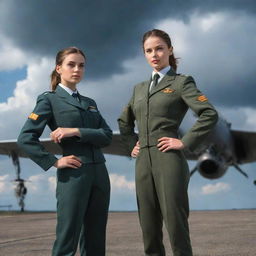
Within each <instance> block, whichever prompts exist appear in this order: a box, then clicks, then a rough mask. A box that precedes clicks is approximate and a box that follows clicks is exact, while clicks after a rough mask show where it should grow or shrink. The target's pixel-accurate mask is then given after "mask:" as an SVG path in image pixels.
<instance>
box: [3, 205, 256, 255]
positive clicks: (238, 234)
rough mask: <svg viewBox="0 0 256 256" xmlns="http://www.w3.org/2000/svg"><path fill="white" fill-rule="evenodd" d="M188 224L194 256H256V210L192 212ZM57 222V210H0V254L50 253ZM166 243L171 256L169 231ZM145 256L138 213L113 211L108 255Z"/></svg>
mask: <svg viewBox="0 0 256 256" xmlns="http://www.w3.org/2000/svg"><path fill="white" fill-rule="evenodd" d="M189 224H190V231H191V239H192V246H193V251H194V256H255V255H256V209H255V210H225V211H192V212H191V214H190V218H189ZM55 225H56V213H24V214H20V213H6V212H0V255H1V256H6V255H11V256H49V255H51V248H52V243H53V241H54V238H55ZM164 242H165V245H166V251H167V253H166V255H167V256H171V255H172V253H171V252H170V245H169V243H168V237H167V233H166V232H164ZM76 255H79V253H77V254H76ZM143 255H144V254H143V245H142V238H141V232H140V228H139V222H138V216H137V212H111V213H110V214H109V221H108V228H107V256H143ZM95 256H97V255H95Z"/></svg>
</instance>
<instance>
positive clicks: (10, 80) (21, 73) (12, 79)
mask: <svg viewBox="0 0 256 256" xmlns="http://www.w3.org/2000/svg"><path fill="white" fill-rule="evenodd" d="M26 76H27V67H23V68H19V69H15V70H10V71H1V72H0V92H1V93H0V102H5V101H6V99H7V98H8V97H11V96H12V95H13V90H14V89H15V87H16V83H17V81H19V80H23V79H25V78H26Z"/></svg>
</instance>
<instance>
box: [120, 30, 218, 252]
mask: <svg viewBox="0 0 256 256" xmlns="http://www.w3.org/2000/svg"><path fill="white" fill-rule="evenodd" d="M142 42H143V50H144V54H145V57H146V59H147V61H148V63H149V65H150V66H151V67H152V69H153V72H152V75H151V79H150V80H149V81H145V82H142V83H139V84H138V85H136V86H135V87H134V91H133V96H132V98H131V100H130V102H129V103H128V105H127V106H126V107H125V109H124V111H123V113H122V114H121V116H120V118H119V119H118V122H119V128H120V132H121V135H122V137H123V140H124V142H125V143H126V144H127V146H128V148H129V151H130V152H131V155H132V156H133V157H136V176H135V177H136V194H137V203H138V210H139V218H140V225H141V228H142V233H143V241H144V250H145V254H146V255H147V256H164V255H165V248H164V245H163V232H162V227H163V221H164V223H165V226H166V228H167V231H168V234H169V239H170V242H171V246H172V251H173V255H174V256H191V255H192V248H191V243H190V236H189V227H188V215H189V204H188V195H187V188H188V183H189V176H190V175H189V169H188V165H187V162H186V159H185V157H184V154H183V152H182V150H183V149H184V148H187V149H189V150H192V151H193V150H194V149H195V148H196V146H197V145H198V144H199V143H200V142H202V140H203V139H204V138H205V137H206V136H207V135H208V134H209V132H210V131H211V129H212V128H213V127H214V125H215V123H216V122H217V119H218V115H217V112H216V111H215V109H214V108H213V106H212V105H211V104H210V103H209V102H208V99H207V97H206V96H205V95H203V94H202V93H201V92H200V91H199V90H198V89H197V87H196V85H195V82H194V80H193V78H192V77H191V76H184V75H179V74H177V73H176V69H177V63H176V59H175V57H174V54H173V47H172V44H171V40H170V37H169V35H168V34H167V33H165V32H164V31H161V30H158V29H153V30H151V31H148V32H146V33H145V34H144V36H143V41H142ZM188 108H191V109H192V110H193V111H194V112H195V113H196V114H197V115H198V120H197V122H196V123H195V124H194V125H193V127H192V128H191V129H190V130H189V131H188V132H187V133H186V134H185V135H184V136H183V137H182V138H179V137H178V128H179V126H180V123H181V121H182V119H183V117H184V115H185V114H186V112H187V110H188ZM135 121H136V123H137V126H138V135H137V134H136V133H135V131H134V127H135Z"/></svg>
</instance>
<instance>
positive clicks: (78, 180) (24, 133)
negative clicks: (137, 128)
mask: <svg viewBox="0 0 256 256" xmlns="http://www.w3.org/2000/svg"><path fill="white" fill-rule="evenodd" d="M85 60H86V58H85V55H84V53H83V52H82V51H81V50H80V49H78V48H76V47H69V48H66V49H63V50H61V51H60V52H58V54H57V56H56V67H55V69H54V71H53V72H52V75H51V86H52V88H51V89H52V90H51V91H49V92H45V93H43V94H41V95H40V96H39V97H38V99H37V103H36V106H35V108H34V110H33V112H32V113H31V114H30V115H29V117H28V119H27V121H26V123H25V125H24V126H23V128H22V130H21V133H20V135H19V138H18V144H19V146H20V147H21V148H22V149H23V150H24V151H25V152H26V153H27V154H28V156H29V157H30V158H31V159H32V160H33V161H34V162H36V163H37V164H38V165H39V166H41V167H42V168H43V169H44V170H45V171H46V170H48V169H49V168H50V167H53V166H54V167H56V168H57V188H56V197H57V227H56V240H55V243H54V246H53V250H52V255H53V256H71V255H75V253H76V250H77V245H78V241H79V238H80V252H81V255H83V256H85V255H86V256H95V255H97V256H103V255H105V238H106V224H107V215H108V206H109V196H110V183H109V176H108V172H107V169H106V167H105V163H104V162H105V159H104V156H103V154H102V152H101V148H102V147H105V146H107V145H109V144H110V142H111V138H112V131H111V129H110V128H109V126H108V125H107V124H106V122H105V120H104V119H103V118H102V116H101V114H100V113H99V111H98V108H97V105H96V103H95V101H94V100H93V99H91V98H88V97H85V96H82V95H80V94H79V93H78V91H77V88H76V85H77V84H78V83H79V82H80V81H81V80H82V78H83V74H84V66H85ZM46 125H48V126H49V127H50V129H51V130H52V132H51V134H50V136H51V139H52V140H53V141H54V142H55V143H58V144H59V145H60V147H61V148H62V151H63V156H62V157H61V158H59V159H57V158H56V157H55V156H54V155H53V154H52V153H50V152H48V151H46V150H45V148H44V147H43V146H42V145H41V144H40V141H39V137H40V136H41V134H42V132H43V130H44V128H45V126H46Z"/></svg>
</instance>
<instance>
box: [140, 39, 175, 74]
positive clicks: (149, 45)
mask: <svg viewBox="0 0 256 256" xmlns="http://www.w3.org/2000/svg"><path fill="white" fill-rule="evenodd" d="M144 54H145V57H146V59H147V61H148V63H149V65H150V66H151V67H152V68H153V69H154V70H155V71H160V70H161V69H163V68H165V67H167V66H169V56H170V55H172V47H170V48H168V45H167V43H166V42H165V41H164V40H163V39H162V38H161V37H156V36H150V37H149V38H148V39H147V40H146V41H145V42H144Z"/></svg>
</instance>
